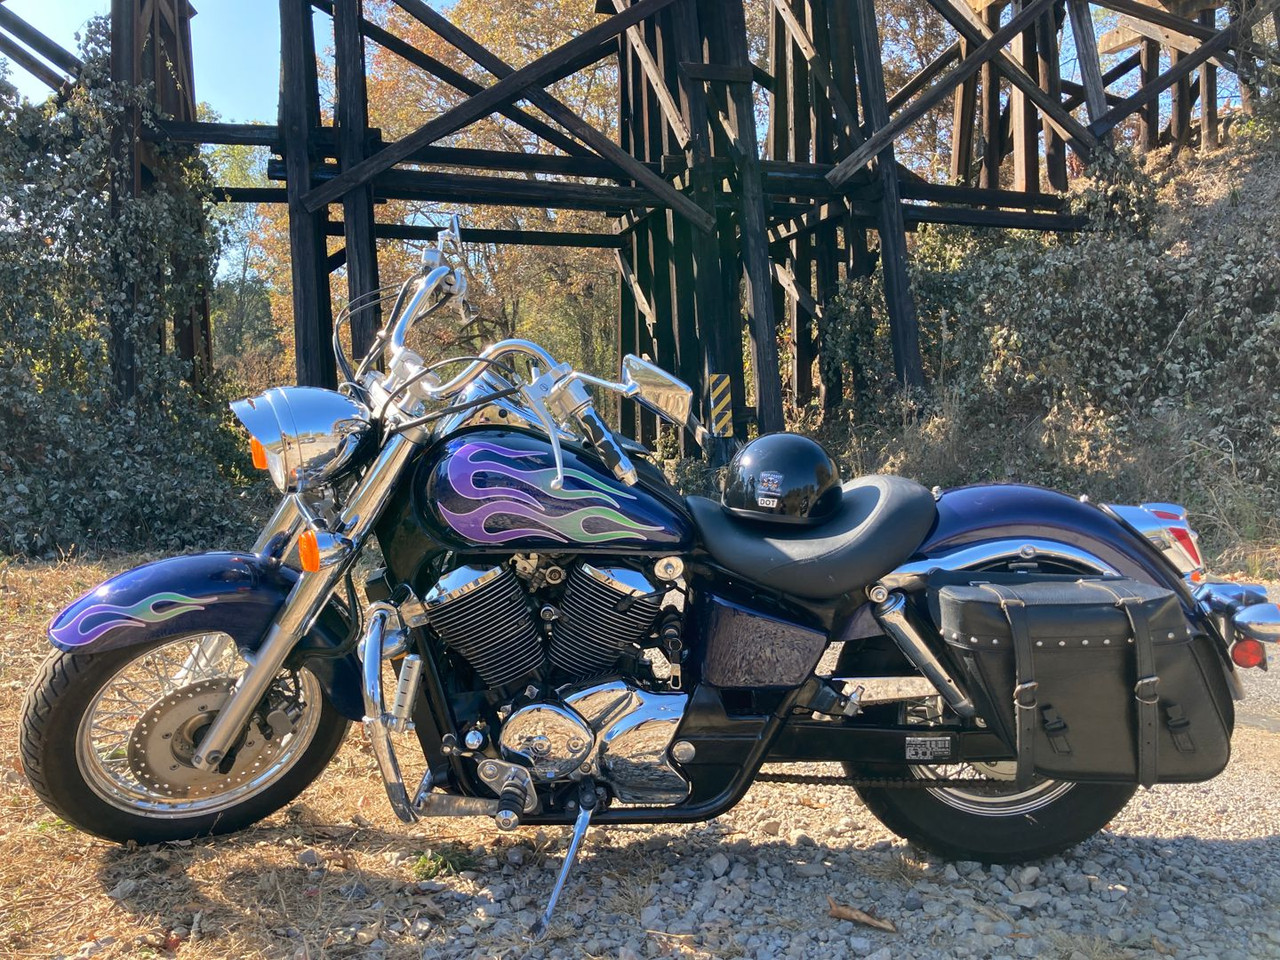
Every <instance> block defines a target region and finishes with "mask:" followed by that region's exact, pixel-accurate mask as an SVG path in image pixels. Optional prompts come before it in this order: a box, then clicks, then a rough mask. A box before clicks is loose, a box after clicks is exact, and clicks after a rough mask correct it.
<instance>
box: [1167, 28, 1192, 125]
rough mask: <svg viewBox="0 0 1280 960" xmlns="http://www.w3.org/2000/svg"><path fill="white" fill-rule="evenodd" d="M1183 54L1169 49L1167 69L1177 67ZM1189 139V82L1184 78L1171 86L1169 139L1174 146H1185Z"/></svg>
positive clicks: (1171, 48)
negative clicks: (1171, 110) (1171, 107)
mask: <svg viewBox="0 0 1280 960" xmlns="http://www.w3.org/2000/svg"><path fill="white" fill-rule="evenodd" d="M1182 58H1183V53H1182V51H1181V50H1178V49H1176V48H1174V47H1170V48H1169V68H1170V69H1172V68H1173V67H1176V66H1177V65H1178V62H1179V61H1181V60H1182ZM1190 138H1191V81H1190V80H1188V79H1186V78H1185V77H1184V78H1182V79H1180V80H1178V82H1177V83H1175V84H1174V85H1173V113H1172V115H1171V116H1170V117H1169V139H1170V140H1172V141H1173V143H1174V144H1176V145H1183V146H1185V145H1186V142H1187V141H1188V140H1189V139H1190Z"/></svg>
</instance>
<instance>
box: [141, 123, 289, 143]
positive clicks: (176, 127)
mask: <svg viewBox="0 0 1280 960" xmlns="http://www.w3.org/2000/svg"><path fill="white" fill-rule="evenodd" d="M156 125H157V127H158V128H159V137H160V138H161V139H166V140H172V141H173V142H174V143H226V144H231V145H234V146H246V147H273V148H278V147H279V146H280V139H281V137H280V128H279V127H278V126H276V125H275V124H273V123H208V122H205V121H184V120H170V119H168V118H166V117H159V118H157V119H156Z"/></svg>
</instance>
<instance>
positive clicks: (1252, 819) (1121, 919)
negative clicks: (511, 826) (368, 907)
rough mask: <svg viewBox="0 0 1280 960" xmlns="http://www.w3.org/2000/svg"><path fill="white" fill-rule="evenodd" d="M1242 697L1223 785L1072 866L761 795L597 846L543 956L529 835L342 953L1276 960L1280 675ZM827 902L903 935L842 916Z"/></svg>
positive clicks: (1107, 836)
mask: <svg viewBox="0 0 1280 960" xmlns="http://www.w3.org/2000/svg"><path fill="white" fill-rule="evenodd" d="M1248 686H1249V689H1250V691H1251V693H1252V694H1253V695H1252V697H1251V698H1250V700H1249V701H1247V702H1246V704H1243V705H1242V706H1243V707H1245V709H1246V711H1247V713H1246V714H1245V716H1246V719H1247V722H1246V723H1242V724H1241V726H1240V727H1239V728H1238V730H1237V734H1236V738H1235V756H1234V758H1233V760H1232V762H1231V765H1230V766H1229V767H1228V769H1227V771H1226V772H1225V773H1224V774H1223V775H1222V776H1220V777H1218V778H1217V779H1216V780H1214V781H1212V782H1210V783H1207V784H1198V785H1189V786H1174V785H1161V786H1158V787H1156V788H1155V789H1153V790H1150V791H1140V792H1139V794H1138V796H1137V797H1135V798H1134V800H1133V802H1132V803H1131V804H1130V806H1129V807H1128V808H1127V809H1126V810H1125V811H1124V813H1123V814H1122V815H1121V816H1119V817H1118V818H1117V819H1116V820H1115V821H1114V822H1113V823H1112V824H1111V826H1110V828H1109V829H1108V830H1107V831H1105V832H1104V833H1102V834H1100V835H1098V836H1096V837H1095V838H1093V839H1091V840H1089V841H1087V842H1086V843H1084V844H1082V845H1081V846H1079V847H1077V848H1076V850H1075V851H1073V852H1072V854H1071V855H1070V856H1067V857H1055V858H1053V859H1051V860H1048V861H1044V862H1040V863H1037V864H1032V865H1028V866H1024V867H1015V868H1010V869H1005V868H1001V867H992V868H990V869H984V868H983V867H982V866H981V865H979V864H976V863H956V864H948V863H944V862H942V861H939V860H936V859H933V858H931V857H928V856H925V855H923V854H921V853H920V852H919V851H916V850H914V849H912V848H911V847H909V846H908V845H907V844H905V843H903V842H902V841H900V840H898V839H897V838H896V837H894V836H893V835H892V834H890V833H888V832H887V831H886V830H885V829H884V828H882V827H881V826H880V825H879V824H878V823H877V822H876V821H875V820H874V819H873V818H872V817H871V816H870V814H868V813H867V811H866V810H865V809H863V808H862V807H861V805H860V804H859V803H858V801H857V799H856V796H855V795H854V794H853V792H852V791H851V790H848V789H841V788H835V787H816V788H813V787H809V788H790V787H786V786H782V785H776V784H761V785H758V786H756V787H755V788H753V789H752V791H751V792H750V794H749V795H748V797H747V798H746V800H744V801H743V803H742V804H740V805H739V806H738V807H737V808H736V809H735V810H733V811H731V812H730V813H728V814H726V815H725V816H723V817H720V818H718V819H717V820H715V821H714V822H712V823H709V824H701V825H694V826H689V827H648V828H615V829H611V830H608V831H604V830H601V831H597V832H594V833H593V834H591V835H589V838H588V842H587V844H586V847H585V850H584V853H583V857H582V859H581V860H580V862H579V869H578V871H577V872H576V873H575V875H574V877H573V879H572V880H571V881H570V885H569V888H568V890H567V891H566V894H565V898H564V900H563V901H562V903H561V908H560V912H559V915H558V922H557V923H556V924H554V925H553V928H552V939H551V940H549V941H548V942H545V943H543V944H540V945H537V946H534V947H532V948H531V947H529V945H528V944H526V943H523V942H522V941H521V939H520V936H519V933H520V931H521V930H523V929H524V928H525V927H526V926H527V924H528V923H529V922H531V921H532V920H533V919H534V917H535V915H536V911H537V910H538V909H539V908H540V906H541V905H542V903H543V902H544V897H545V895H546V891H547V890H548V889H549V888H550V885H551V883H552V882H553V880H554V876H555V869H556V868H557V866H558V864H559V852H560V848H561V847H562V845H563V837H562V836H561V834H562V831H558V830H549V831H547V833H546V834H545V835H543V836H541V837H540V838H539V839H540V841H541V842H538V841H533V842H531V838H530V832H529V831H521V832H520V833H519V834H517V837H518V838H522V839H520V840H519V844H520V845H517V846H514V847H513V846H501V845H499V844H501V843H509V842H510V840H504V841H498V842H497V843H495V841H494V840H493V839H492V836H490V839H489V840H487V841H484V840H482V841H481V843H483V844H484V845H483V846H478V847H477V848H476V850H475V852H476V853H478V854H481V855H482V857H481V859H480V860H479V861H478V863H477V865H476V867H475V869H474V870H469V871H466V872H464V874H463V875H462V876H455V877H447V878H444V877H442V878H437V879H435V880H433V881H428V882H425V883H422V884H419V888H420V891H421V893H423V894H427V895H430V896H431V897H433V899H434V902H435V903H436V904H438V905H439V907H440V908H442V911H443V914H444V916H442V917H437V918H436V919H434V920H433V921H431V922H429V923H428V922H426V921H423V920H418V921H417V922H416V923H415V922H414V921H413V920H410V919H407V915H406V914H400V916H401V917H402V918H404V919H400V920H396V919H393V918H394V917H395V916H396V914H397V910H396V904H394V903H388V902H381V901H380V902H379V903H376V904H374V905H373V906H374V908H375V909H377V911H378V914H379V916H380V917H381V922H379V923H378V924H377V925H376V926H373V927H370V925H369V924H368V923H367V922H365V921H364V920H362V919H361V912H360V910H359V905H358V904H357V903H353V904H352V907H353V911H352V913H350V914H348V915H347V916H345V917H342V918H341V919H340V921H339V922H340V923H342V922H343V921H353V922H351V923H348V924H346V925H345V926H339V927H338V929H337V931H335V932H336V933H337V936H336V937H334V938H333V939H331V940H330V945H331V946H330V949H331V950H332V953H330V955H334V956H340V955H344V953H346V950H344V945H345V944H349V945H350V946H349V948H347V949H349V950H350V953H351V955H359V956H363V957H368V956H378V955H383V956H386V957H396V956H422V957H450V958H452V957H478V956H511V957H515V956H528V957H533V958H578V957H584V956H585V957H617V958H620V960H634V958H640V957H655V956H686V957H757V958H773V957H796V958H814V960H818V958H821V960H828V958H832V957H872V958H874V960H891V958H893V960H896V958H902V957H916V958H925V957H929V958H933V957H937V958H949V957H974V958H996V957H1054V958H1062V960H1115V958H1122V957H1153V958H1154V957H1177V958H1221V960H1251V958H1263V957H1277V958H1280V908H1278V907H1277V905H1278V904H1280V733H1276V732H1273V731H1271V730H1268V729H1263V727H1264V726H1265V725H1269V724H1272V723H1275V724H1277V726H1280V703H1278V701H1277V697H1276V694H1277V693H1278V692H1280V671H1276V673H1274V674H1273V675H1272V676H1270V677H1258V676H1252V677H1250V678H1249V680H1248ZM805 769H806V770H809V771H813V772H837V771H836V770H834V769H824V768H822V767H818V766H813V767H806V768H805ZM430 833H431V828H430V827H429V826H428V827H427V828H426V830H424V831H423V833H422V836H423V837H427V836H430ZM482 836H483V835H482ZM422 842H423V841H422V840H418V841H416V845H417V846H418V847H420V846H421V843H422ZM414 844H415V842H410V843H409V844H408V845H407V847H409V848H411V847H413V846H414ZM544 852H545V853H550V854H551V855H549V856H546V857H543V856H542V854H543V853H544ZM303 856H306V853H305V851H304V853H303ZM395 857H396V855H395V854H389V855H388V858H389V859H391V860H394V859H395ZM829 897H830V898H832V899H834V900H835V901H836V902H837V903H839V904H842V905H847V906H852V907H856V908H858V909H860V910H863V911H866V912H868V913H870V914H873V915H874V916H876V917H878V918H881V919H884V920H888V921H890V922H891V923H892V924H893V925H894V926H895V927H896V932H893V933H889V932H883V931H880V930H875V929H871V928H869V927H866V926H862V925H857V924H855V923H853V922H850V921H847V920H843V921H842V920H837V919H833V918H832V917H831V916H830V915H829V910H830V906H829V901H828V898H829ZM297 956H299V957H301V956H305V954H301V953H300V954H297Z"/></svg>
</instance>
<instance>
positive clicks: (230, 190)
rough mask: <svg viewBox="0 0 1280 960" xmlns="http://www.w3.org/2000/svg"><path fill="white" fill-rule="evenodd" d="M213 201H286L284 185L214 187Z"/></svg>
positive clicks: (286, 192) (286, 195) (286, 193)
mask: <svg viewBox="0 0 1280 960" xmlns="http://www.w3.org/2000/svg"><path fill="white" fill-rule="evenodd" d="M213 200H214V203H288V202H289V191H288V190H286V189H285V188H284V187H214V188H213Z"/></svg>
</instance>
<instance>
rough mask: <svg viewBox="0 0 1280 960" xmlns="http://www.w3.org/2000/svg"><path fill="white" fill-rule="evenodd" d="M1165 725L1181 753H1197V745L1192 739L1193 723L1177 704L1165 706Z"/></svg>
mask: <svg viewBox="0 0 1280 960" xmlns="http://www.w3.org/2000/svg"><path fill="white" fill-rule="evenodd" d="M1164 725H1165V726H1166V727H1168V728H1169V736H1171V737H1172V738H1173V745H1174V746H1175V747H1177V748H1178V752H1179V753H1195V752H1196V743H1195V741H1194V740H1192V739H1191V721H1190V720H1189V719H1188V718H1187V715H1186V713H1185V712H1184V711H1183V709H1182V707H1180V706H1178V705H1177V704H1176V703H1166V704H1165V705H1164Z"/></svg>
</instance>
